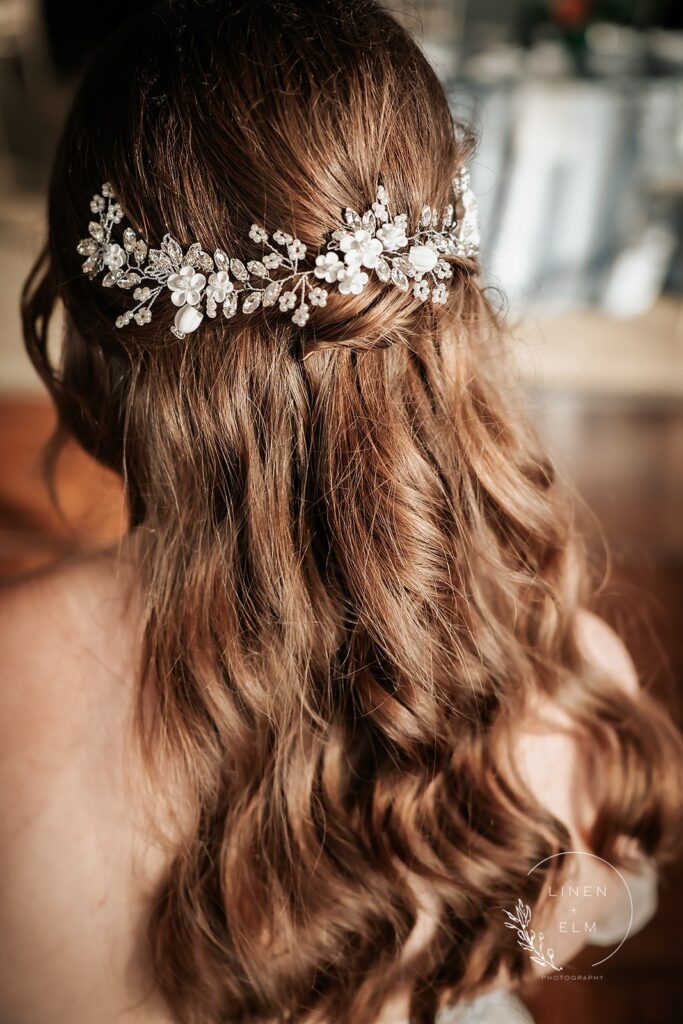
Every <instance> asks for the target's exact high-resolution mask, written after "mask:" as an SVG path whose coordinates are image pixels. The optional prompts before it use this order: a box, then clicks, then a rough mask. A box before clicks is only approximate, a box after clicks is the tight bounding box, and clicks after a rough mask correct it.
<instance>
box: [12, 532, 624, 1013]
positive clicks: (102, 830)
mask: <svg viewBox="0 0 683 1024" xmlns="http://www.w3.org/2000/svg"><path fill="white" fill-rule="evenodd" d="M138 623H139V615H138V614H137V605H136V590H135V558H134V550H133V549H132V548H131V546H130V545H124V546H123V547H122V548H121V549H120V550H117V551H106V552H102V553H100V554H98V555H95V556H90V557H87V558H83V559H80V560H74V561H71V562H68V563H61V564H59V565H57V566H54V567H51V568H49V569H47V570H43V571H41V572H39V573H37V574H34V575H32V576H30V577H25V578H23V579H21V580H19V581H16V582H13V583H11V584H9V585H6V586H5V587H4V589H3V590H2V591H1V592H0V664H2V666H3V685H2V686H1V687H0V877H2V879H3V886H2V890H1V891H0V1019H1V1020H2V1021H3V1024H48V1022H49V1024H113V1022H121V1024H124V1022H126V1024H143V1022H144V1024H170V1022H172V1020H173V1018H172V1016H171V1015H170V1013H169V1012H168V1010H167V1009H165V1007H164V1004H163V1002H162V1000H161V998H160V997H159V996H158V995H157V994H155V992H154V990H153V988H152V986H151V982H150V976H149V972H148V967H147V962H146V957H145V953H144V922H145V913H146V907H147V901H148V899H149V896H150V893H151V892H153V890H154V887H155V884H156V882H157V881H158V879H159V878H160V877H161V875H162V873H163V872H164V870H165V867H166V863H167V858H168V853H164V852H163V851H161V850H160V849H159V848H158V846H157V845H156V844H155V843H154V842H152V841H151V839H150V837H149V835H148V834H147V831H146V829H145V825H144V815H145V810H146V809H147V810H149V807H147V808H145V806H144V803H145V802H144V798H143V795H142V794H143V787H142V786H141V785H138V786H136V773H138V772H139V771H140V767H139V763H136V756H135V753H134V751H133V748H132V746H131V743H130V736H129V725H130V716H131V714H132V709H133V701H134V696H135V685H136V679H137V666H136V661H135V654H136V651H137V649H138V644H139V635H138V631H139V626H138ZM581 630H582V638H583V640H584V642H585V644H586V648H587V650H588V651H589V652H590V655H591V657H594V658H595V660H596V661H597V662H598V663H600V664H601V665H603V667H605V668H606V669H607V670H608V671H610V672H611V673H612V674H613V675H614V676H615V677H616V678H617V679H619V681H620V682H621V683H622V685H623V686H624V688H625V689H626V690H627V691H629V692H631V693H634V694H637V692H638V682H637V678H636V673H635V671H634V668H633V664H632V662H631V660H630V658H629V655H628V653H627V651H626V649H625V647H624V645H623V644H622V643H621V641H620V640H619V639H618V638H617V637H616V635H615V634H614V633H613V632H612V631H611V630H610V629H609V628H608V627H607V626H606V625H605V624H604V623H603V622H601V621H600V620H599V619H596V618H595V617H594V616H592V615H588V614H586V615H585V616H584V617H583V619H582V623H581ZM539 717H540V715H539ZM518 758H519V763H520V765H521V766H522V770H523V774H524V775H525V777H526V779H527V781H528V783H529V785H530V786H531V788H532V789H533V790H534V791H535V792H536V795H537V796H538V798H539V800H541V802H543V803H544V804H546V806H548V807H549V809H550V810H552V811H553V812H554V813H556V814H557V815H558V816H559V817H561V818H562V819H563V820H565V821H566V822H567V823H568V825H569V827H570V829H571V830H572V834H573V836H575V838H576V842H577V848H579V849H580V848H581V846H579V845H578V844H579V843H581V839H580V835H581V832H582V830H583V828H584V825H585V823H586V821H588V820H589V819H590V814H591V806H590V801H589V800H588V799H587V796H586V794H587V789H586V787H585V786H584V785H582V783H581V778H580V776H581V772H580V768H579V765H580V758H578V757H577V752H576V750H575V749H574V748H573V747H572V741H570V740H568V739H567V737H565V736H562V735H560V734H559V733H558V732H557V729H556V728H555V729H553V727H552V724H551V727H550V729H549V731H546V732H545V733H543V732H539V731H537V730H536V728H535V726H534V724H533V723H527V724H526V725H524V724H523V726H522V727H521V728H520V737H519V747H518ZM138 779H139V775H138ZM162 797H163V794H159V793H157V794H156V803H155V806H154V814H155V815H157V816H158V814H159V813H163V812H162V811H160V808H162V807H163V799H162ZM590 880H591V881H592V882H595V875H594V874H593V875H592V876H591V879H590ZM424 906H425V911H424V915H423V917H422V919H421V920H419V921H418V924H417V925H416V931H415V934H414V936H413V941H414V944H415V947H417V946H419V944H420V942H421V941H424V938H426V936H427V935H428V933H429V930H430V916H431V912H433V910H432V911H431V912H430V898H429V894H428V893H424ZM565 910H566V908H565ZM558 912H559V911H558ZM563 913H564V911H563ZM512 937H513V936H512ZM582 944H583V941H582V940H581V941H579V942H578V943H577V941H576V939H572V938H571V937H570V938H569V939H568V941H567V942H566V944H565V945H564V947H563V946H562V944H561V943H558V942H557V941H556V942H555V947H556V948H557V961H558V962H559V963H562V962H563V961H564V962H566V958H567V957H568V955H570V954H571V953H572V952H574V951H575V949H574V948H572V946H573V947H575V948H578V946H580V945H582ZM596 959H598V957H597V956H596ZM501 980H504V979H501ZM402 1016H403V1019H404V1020H405V1007H404V1006H402V1005H401V1002H400V999H398V1000H394V1001H392V1004H391V1005H390V1006H387V1012H386V1014H385V1015H384V1017H383V1024H391V1022H395V1021H397V1020H400V1019H401V1017H402Z"/></svg>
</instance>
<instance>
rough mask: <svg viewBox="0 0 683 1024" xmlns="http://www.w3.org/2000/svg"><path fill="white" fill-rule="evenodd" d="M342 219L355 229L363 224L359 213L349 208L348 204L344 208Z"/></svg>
mask: <svg viewBox="0 0 683 1024" xmlns="http://www.w3.org/2000/svg"><path fill="white" fill-rule="evenodd" d="M344 221H345V223H346V224H348V225H349V227H350V228H354V229H355V230H356V231H357V230H359V229H360V228H362V226H363V222H362V220H361V219H360V216H359V214H357V213H356V211H355V210H351V209H349V207H348V206H347V208H346V209H345V210H344Z"/></svg>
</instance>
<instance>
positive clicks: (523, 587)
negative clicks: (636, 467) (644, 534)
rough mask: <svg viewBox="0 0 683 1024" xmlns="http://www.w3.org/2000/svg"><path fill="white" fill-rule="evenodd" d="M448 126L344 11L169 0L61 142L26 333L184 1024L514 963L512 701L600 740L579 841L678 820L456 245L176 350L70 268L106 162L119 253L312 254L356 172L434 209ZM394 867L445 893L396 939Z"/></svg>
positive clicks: (99, 72)
mask: <svg viewBox="0 0 683 1024" xmlns="http://www.w3.org/2000/svg"><path fill="white" fill-rule="evenodd" d="M455 128H456V130H454V124H453V121H452V117H451V113H450V110H449V106H448V103H447V100H446V97H445V96H444V93H443V91H442V89H441V87H440V85H439V83H438V81H437V79H436V77H435V75H434V73H433V71H432V70H431V69H430V67H429V65H428V64H427V62H426V60H425V59H424V58H423V56H422V55H421V53H420V52H419V50H418V48H417V46H416V45H415V44H414V43H413V42H412V41H411V40H410V39H409V37H408V36H407V35H406V33H405V32H404V31H403V30H402V29H401V28H399V26H398V25H397V24H396V23H395V22H394V21H393V20H392V19H391V18H390V17H389V16H388V15H387V14H386V13H384V12H383V11H382V10H381V8H380V7H379V6H378V5H377V4H375V3H373V2H368V0H346V2H345V3H343V4H339V3H337V2H336V0H334V2H333V0H310V2H303V0H302V2H295V0H271V2H266V0H249V2H248V3H247V2H241V3H237V2H227V0H222V2H218V0H203V2H201V3H199V2H192V0H172V2H171V0H164V2H155V3H145V4H144V5H141V9H140V11H139V13H138V14H137V15H136V18H135V19H134V21H133V22H132V23H129V25H128V26H125V27H124V28H122V29H121V30H120V31H119V32H118V33H117V34H115V35H114V36H113V37H112V38H110V39H109V40H107V41H106V43H105V45H103V47H102V48H101V50H100V51H99V52H98V54H97V55H96V56H95V58H94V59H93V61H92V63H91V65H90V67H89V69H88V71H87V73H86V75H85V77H84V80H83V82H82V84H81V87H80V89H79V92H78V95H77V98H76V101H75V104H74V106H73V109H72V111H71V113H70V116H69V118H68V121H67V124H66V127H65V129H64V133H63V137H62V140H61V144H60V146H59V150H58V153H57V156H56V160H55V164H54V170H53V174H52V179H51V187H50V202H49V224H50V231H49V245H48V247H47V249H46V251H45V253H44V254H43V256H42V257H41V259H40V261H39V262H38V264H37V265H36V267H35V269H34V272H33V273H32V275H31V277H30V279H29V280H28V282H27V285H26V288H25V294H24V322H25V334H26V340H27V345H28V349H29V352H30V353H31V356H32V358H33V360H34V363H35V365H36V366H37V368H38V370H39V372H40V373H41V375H42V377H43V379H44V381H45V382H46V384H47V386H48V388H49V390H50V392H51V394H52V396H53V398H54V401H55V403H56V406H57V409H58V411H59V417H60V423H61V426H62V429H63V431H65V432H67V433H70V434H72V435H74V436H75V437H76V438H77V439H78V441H79V442H80V444H81V445H82V446H83V447H84V448H85V449H86V450H87V451H88V452H89V453H91V454H92V455H94V456H95V458H97V459H99V460H100V461H101V462H102V463H104V464H105V465H107V466H109V467H112V468H113V469H115V470H116V471H117V472H119V473H120V474H122V476H123V477H124V479H125V484H126V492H127V496H128V501H129V508H130V516H131V524H132V526H133V527H134V528H136V529H137V531H138V533H139V534H140V536H141V537H142V538H143V555H142V557H141V560H140V580H141V590H142V593H143V594H144V601H145V618H144V657H143V664H142V669H141V684H142V685H141V686H140V690H139V692H140V707H139V715H138V725H139V735H140V740H141V746H142V749H143V750H144V752H145V758H146V762H147V766H148V769H149V772H150V777H151V778H154V777H155V773H156V777H159V776H161V775H162V774H163V773H165V772H168V771H172V772H174V773H177V776H178V778H179V779H180V780H182V781H183V782H184V783H186V784H187V785H186V788H187V789H189V792H190V793H191V814H190V827H189V830H188V833H187V835H186V836H185V838H184V839H183V841H182V842H180V843H178V845H177V847H176V848H175V850H174V851H173V856H172V863H171V866H170V869H169V871H168V874H167V877H165V879H164V882H163V885H162V887H161V890H160V892H159V893H158V894H157V899H156V900H155V902H154V906H153V909H152V912H151V919H150V923H149V936H150V948H151V954H152V958H153V963H154V967H155V972H156V976H157V978H158V980H159V983H160V985H161V987H162V989H163V991H164V992H165V994H166V996H167V999H168V1001H169V1004H170V1005H171V1006H172V1008H173V1010H174V1012H175V1014H176V1015H177V1018H178V1020H179V1021H182V1022H184V1024H216V1022H219V1021H220V1022H229V1021H240V1022H242V1021H251V1020H254V1021H266V1020H268V1021H275V1020H277V1021H283V1022H284V1021H287V1022H292V1024H294V1022H297V1021H304V1020H306V1021H308V1020H313V1019H315V1020H319V1019H322V1018H324V1017H325V1015H327V1017H328V1019H330V1020H334V1021H335V1022H336V1024H352V1022H353V1024H357V1022H359V1021H362V1022H364V1024H365V1022H368V1024H369V1022H371V1021H373V1020H374V1019H375V1017H376V1016H377V1014H378V1012H379V1009H380V1007H381V1005H382V1004H383V1002H384V1000H385V999H386V998H387V996H388V995H389V994H390V993H391V992H392V991H393V990H395V989H396V987H397V986H398V985H399V984H401V983H405V982H406V980H407V982H408V984H409V986H410V993H411V995H410V1007H411V1009H410V1013H411V1017H410V1019H411V1022H413V1024H418V1022H422V1024H426V1022H431V1021H433V1019H434V1013H435V1010H436V1008H437V1006H438V1005H439V1004H440V1003H441V1002H443V1000H444V999H445V998H446V997H448V998H450V999H458V998H460V997H462V996H467V995H468V994H470V993H472V992H474V991H475V990H476V989H477V988H479V987H481V986H483V985H485V984H486V983H488V982H490V981H491V980H492V979H493V978H494V977H495V976H496V975H497V972H498V970H499V969H500V967H501V965H504V966H506V967H507V968H508V969H509V971H510V974H511V977H512V978H513V979H516V978H520V977H525V976H526V973H527V971H528V970H529V963H528V960H527V959H526V957H525V955H524V954H523V953H522V952H521V951H520V950H515V948H512V946H511V944H510V943H509V942H507V941H505V939H504V937H505V936H506V935H507V933H505V932H504V929H503V920H502V914H501V913H500V910H499V908H500V907H501V906H505V905H507V906H512V905H513V904H514V903H515V902H516V900H517V898H518V897H522V898H524V899H525V900H526V901H528V902H529V903H532V904H533V903H535V902H536V901H537V900H538V899H539V893H540V887H541V883H542V881H543V879H542V877H541V873H540V872H536V873H535V874H534V876H533V878H530V877H529V876H528V874H527V872H528V871H529V868H530V865H532V864H534V863H536V862H538V861H540V860H541V859H542V858H543V857H547V856H549V855H551V854H553V853H556V852H558V851H560V850H562V849H566V848H567V843H568V833H567V829H566V828H565V826H564V825H563V824H562V823H561V822H560V821H559V820H557V819H556V818H554V817H553V816H552V815H550V814H548V813H547V812H546V811H545V810H544V809H543V808H542V807H540V806H539V805H538V803H537V802H536V801H535V800H534V798H533V797H532V795H531V794H530V793H529V792H528V791H526V790H525V789H524V788H523V787H522V786H520V785H513V783H512V781H511V780H510V779H509V778H507V777H506V776H505V775H504V774H503V773H501V771H500V770H499V764H498V762H497V760H496V756H495V750H496V748H497V745H498V743H499V742H503V741H504V739H505V737H510V736H512V735H513V733H514V729H515V724H516V723H518V722H519V720H520V717H521V716H522V714H523V713H524V710H525V708H526V707H527V706H528V702H529V700H530V699H531V698H532V697H533V696H534V695H538V694H543V695H547V696H549V697H551V698H552V699H553V700H554V701H555V702H557V703H559V704H561V705H564V706H566V707H567V709H568V710H569V712H570V714H571V717H572V720H573V722H574V723H575V727H576V729H577V731H578V733H579V734H580V735H581V736H583V737H584V739H585V740H586V741H587V742H588V744H589V747H590V749H591V750H592V751H593V752H594V754H595V756H596V758H598V757H599V758H600V765H601V767H600V773H601V774H600V777H601V778H602V779H603V780H604V790H605V791H604V793H601V803H600V808H599V813H598V817H597V820H596V823H595V826H594V829H593V832H592V835H591V837H590V839H589V841H590V843H591V844H592V849H594V851H595V852H596V853H598V854H599V855H601V856H604V857H607V858H611V859H612V861H613V862H614V863H616V864H619V863H620V862H621V861H620V855H619V853H618V850H617V848H616V844H617V839H618V837H619V836H623V835H624V834H626V835H629V836H632V837H635V838H636V839H637V840H638V841H639V842H640V844H641V845H642V847H643V848H644V849H645V851H646V852H648V853H651V854H654V855H657V856H659V857H664V856H665V855H666V853H667V851H669V849H670V846H671V843H672V842H673V838H672V837H673V831H672V821H673V820H674V818H675V814H676V811H677V808H676V794H675V791H674V787H675V780H674V776H675V774H676V772H675V769H674V768H673V767H672V765H676V766H680V761H681V754H680V742H679V739H678V735H677V733H676V732H675V731H674V729H673V727H672V726H671V725H669V724H668V723H667V720H666V717H665V715H664V714H663V712H662V711H661V709H660V708H659V707H658V705H656V704H655V702H654V701H652V700H651V699H650V697H649V696H648V695H647V694H643V695H642V696H641V697H640V698H639V701H638V704H637V711H636V704H635V702H634V700H633V699H631V698H630V697H629V696H627V695H626V694H625V693H624V692H623V691H622V690H621V689H620V688H619V687H618V686H617V685H616V684H615V683H613V682H611V681H609V680H605V679H602V678H599V676H598V674H597V672H596V670H595V669H594V668H592V667H591V666H589V665H587V664H586V663H585V661H584V659H583V657H582V655H581V652H580V648H579V643H578V640H577V635H576V619H577V613H578V611H579V609H580V608H581V607H582V606H584V605H585V603H586V602H587V600H588V599H589V590H588V577H587V571H586V568H585V566H584V557H583V554H582V552H581V549H580V544H579V542H578V539H577V536H576V533H575V530H574V527H573V524H572V517H571V511H570V509H569V507H568V504H567V499H566V496H565V495H564V493H563V492H562V490H561V489H560V488H559V487H558V484H557V482H556V480H555V476H554V473H553V468H552V466H551V464H550V462H549V461H548V459H547V458H546V456H545V455H544V453H543V451H542V450H541V449H540V447H539V444H538V442H537V440H536V438H535V436H534V434H533V433H532V431H531V430H530V429H529V427H528V426H527V425H526V423H525V420H524V417H523V416H522V415H521V414H520V412H519V410H518V409H517V408H516V407H515V403H514V401H513V400H512V398H511V397H510V394H509V390H510V389H509V388H508V386H507V383H506V379H507V378H506V372H507V371H506V369H505V361H504V346H503V342H502V324H501V323H500V322H499V317H498V315H497V314H496V312H495V311H494V309H493V308H492V306H491V303H490V301H489V299H488V298H487V296H486V294H485V292H484V291H483V290H482V287H481V285H480V284H479V283H478V281H477V278H476V267H475V266H474V265H473V264H471V263H468V262H467V261H462V260H461V261H456V262H455V264H454V281H453V284H452V287H451V288H450V290H449V298H448V302H447V304H446V305H445V306H444V307H442V308H439V309H436V308H435V307H427V306H423V305H420V304H418V303H416V302H414V301H413V300H412V298H411V297H410V296H406V295H404V294H402V293H400V292H399V291H398V290H396V289H390V288H386V287H385V288H383V287H382V286H381V285H379V284H375V285H372V286H370V285H369V286H368V287H367V288H366V289H365V291H364V292H363V293H362V295H360V296H356V297H354V296H344V297H339V298H338V297H337V296H336V295H333V296H331V298H330V301H329V302H328V305H327V307H325V308H324V309H317V310H316V311H315V317H314V318H312V320H311V321H310V323H309V324H308V325H306V327H305V328H303V329H302V330H297V328H295V327H294V326H293V325H292V324H291V323H290V322H289V320H285V318H283V317H282V316H280V315H279V313H278V311H277V309H275V310H269V311H263V312H262V313H259V314H258V315H254V314H252V315H251V316H249V318H248V320H247V318H243V319H240V317H239V315H238V317H237V318H236V319H235V320H234V321H232V322H230V323H226V322H224V321H221V320H217V321H215V322H206V321H205V323H204V324H203V325H202V328H201V329H200V330H199V331H198V332H197V333H196V334H193V335H191V336H190V337H189V338H188V339H187V340H186V341H185V342H182V343H179V342H178V341H176V340H175V339H173V338H172V337H171V336H169V334H168V326H169V324H170V321H171V318H172V315H173V312H174V310H173V308H172V307H171V306H170V305H168V309H167V311H166V312H167V315H166V320H167V321H168V322H165V320H164V312H163V310H162V308H161V306H162V303H161V301H160V302H159V303H158V305H157V307H156V309H157V310H158V312H157V313H156V315H155V318H154V321H153V323H151V324H149V325H147V326H137V325H135V324H131V325H130V326H129V327H128V328H127V329H125V330H123V331H116V330H115V329H114V328H113V327H112V321H113V319H114V318H115V316H116V314H117V313H118V312H120V311H121V303H122V302H123V301H124V300H123V299H122V296H121V293H120V292H117V290H116V289H111V290H110V291H107V290H105V289H102V288H101V287H99V286H98V285H95V284H93V283H92V282H91V281H89V280H88V279H87V278H86V277H85V276H84V275H83V274H82V273H81V271H80V260H79V257H78V256H77V254H76V251H75V247H76V242H77V240H78V239H79V238H80V237H81V236H82V233H83V212H84V204H85V205H86V207H87V200H88V198H89V196H90V195H92V193H93V191H95V190H96V189H97V187H98V186H99V183H100V182H101V181H103V180H110V181H111V182H112V183H113V185H114V188H115V192H116V195H117V197H118V198H119V199H120V201H121V202H122V204H123V206H124V209H125V210H126V214H127V217H128V219H129V220H130V221H131V223H132V224H133V225H134V227H135V228H136V229H137V230H138V231H140V232H141V233H142V234H143V236H144V237H146V238H149V239H158V238H160V236H161V234H163V232H164V231H165V230H169V231H171V233H172V234H173V235H174V236H175V237H176V238H178V239H180V240H181V241H182V242H183V243H184V244H189V242H191V241H193V240H195V239H196V238H201V239H215V240H216V244H220V241H221V240H224V242H226V241H227V240H229V239H231V238H241V239H246V238H247V234H248V229H249V225H250V223H251V222H252V221H253V220H256V221H258V222H259V223H264V224H265V225H266V226H269V225H284V226H286V225H291V230H293V231H294V232H295V233H296V235H297V236H298V237H300V238H301V239H303V241H304V242H305V243H306V244H308V245H311V246H313V247H315V248H317V247H318V246H319V245H320V244H321V242H322V240H323V237H324V235H325V232H326V231H327V229H328V226H329V225H330V224H331V223H334V222H335V220H336V217H337V214H338V211H339V209H340V208H343V207H345V206H351V207H354V208H359V207H364V204H366V203H367V200H368V197H370V196H372V195H373V194H374V188H375V185H376V182H377V179H378V176H379V175H380V173H381V175H382V178H383V180H384V182H385V184H386V185H387V188H388V190H389V193H390V195H391V196H392V197H393V198H395V201H396V203H397V204H398V205H399V206H400V208H401V209H405V210H406V212H408V214H409V216H410V218H411V219H412V220H413V221H415V219H416V218H417V216H418V213H419V207H418V204H420V203H421V202H422V201H424V200H427V201H431V202H432V203H433V204H434V205H437V206H439V205H445V203H446V202H447V200H448V190H449V188H450V180H451V177H452V175H453V173H454V172H455V171H456V170H457V169H458V168H459V167H460V166H461V165H462V164H463V162H465V161H466V160H467V159H468V158H469V156H470V154H471V152H472V146H473V140H472V138H471V136H470V135H469V133H468V132H466V131H464V130H463V129H462V128H460V127H458V126H455ZM247 255H248V256H249V255H251V254H250V253H247ZM253 255H254V256H256V255H258V254H257V253H256V252H254V254H253ZM57 300H61V302H62V303H63V304H64V306H65V308H66V311H67V313H68V317H67V327H66V334H65V338H64V341H63V345H62V349H61V355H60V359H59V360H58V363H57V365H56V366H55V365H54V364H53V362H52V361H51V358H50V355H49V353H48V327H49V323H50V318H51V314H52V311H53V308H54V306H55V303H56V301H57ZM145 693H149V694H151V695H152V697H153V702H152V706H153V709H154V711H153V714H151V715H149V716H147V715H146V714H145V711H144V705H143V694H145ZM617 740H618V741H617ZM416 881H417V882H419V883H420V884H421V885H422V886H426V887H427V888H428V889H429V890H430V891H431V892H433V893H434V894H435V895H436V897H437V899H438V907H439V909H438V914H437V919H436V923H435V927H434V929H433V932H432V934H431V935H430V936H429V938H428V940H427V942H426V943H425V945H424V948H423V949H421V950H417V951H413V955H412V956H411V957H410V958H409V959H406V957H402V956H401V953H402V951H406V950H407V949H409V947H408V945H407V944H408V940H409V937H410V935H411V931H412V929H413V927H414V925H415V922H416V920H417V916H418V909H419V899H418V894H417V891H416V885H415V882H416Z"/></svg>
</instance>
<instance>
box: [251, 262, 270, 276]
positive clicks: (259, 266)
mask: <svg viewBox="0 0 683 1024" xmlns="http://www.w3.org/2000/svg"><path fill="white" fill-rule="evenodd" d="M247 270H248V271H249V273H250V274H253V275H254V277H268V271H267V269H266V267H265V266H264V265H263V263H261V261H260V260H249V262H248V263H247Z"/></svg>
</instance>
